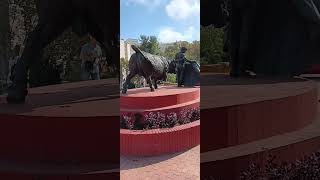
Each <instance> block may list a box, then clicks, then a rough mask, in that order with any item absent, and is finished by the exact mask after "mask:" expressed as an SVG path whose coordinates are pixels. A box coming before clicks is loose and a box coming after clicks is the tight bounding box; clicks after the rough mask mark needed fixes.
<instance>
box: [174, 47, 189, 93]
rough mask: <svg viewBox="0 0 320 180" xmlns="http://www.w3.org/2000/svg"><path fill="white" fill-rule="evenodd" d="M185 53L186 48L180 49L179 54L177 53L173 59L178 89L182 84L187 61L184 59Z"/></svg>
mask: <svg viewBox="0 0 320 180" xmlns="http://www.w3.org/2000/svg"><path fill="white" fill-rule="evenodd" d="M186 52H187V48H186V47H181V48H180V52H179V53H177V54H176V57H175V61H176V74H177V81H178V87H181V86H182V84H183V74H184V68H185V63H186V61H187V59H186V57H185V53H186Z"/></svg>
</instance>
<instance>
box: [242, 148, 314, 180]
mask: <svg viewBox="0 0 320 180" xmlns="http://www.w3.org/2000/svg"><path fill="white" fill-rule="evenodd" d="M275 160H276V157H275V156H270V158H269V159H268V161H267V163H266V165H265V167H260V166H258V165H256V164H252V165H251V166H250V167H249V168H248V170H247V171H245V172H243V173H242V175H241V178H240V179H241V180H251V179H252V180H253V179H254V180H265V179H270V180H309V179H310V180H312V179H314V180H316V179H319V178H320V151H319V152H316V153H313V154H312V155H311V156H307V157H304V158H303V159H301V160H296V161H295V162H293V163H285V162H284V163H281V164H279V163H275V162H274V161H275Z"/></svg>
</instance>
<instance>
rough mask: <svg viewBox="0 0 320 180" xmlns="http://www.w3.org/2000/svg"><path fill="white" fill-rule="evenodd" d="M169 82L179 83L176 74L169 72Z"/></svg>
mask: <svg viewBox="0 0 320 180" xmlns="http://www.w3.org/2000/svg"><path fill="white" fill-rule="evenodd" d="M167 82H169V83H177V78H176V75H175V74H170V73H168V74H167Z"/></svg>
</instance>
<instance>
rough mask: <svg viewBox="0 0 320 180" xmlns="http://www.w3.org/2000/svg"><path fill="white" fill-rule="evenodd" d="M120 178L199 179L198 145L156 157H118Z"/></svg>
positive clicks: (141, 179)
mask: <svg viewBox="0 0 320 180" xmlns="http://www.w3.org/2000/svg"><path fill="white" fill-rule="evenodd" d="M120 163H121V164H120V170H121V172H120V176H121V178H120V179H121V180H171V179H172V180H199V179H200V146H196V147H194V148H192V149H190V150H188V151H184V152H181V153H175V154H170V155H162V156H156V157H124V156H121V157H120Z"/></svg>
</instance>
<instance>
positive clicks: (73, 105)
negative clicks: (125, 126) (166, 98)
mask: <svg viewBox="0 0 320 180" xmlns="http://www.w3.org/2000/svg"><path fill="white" fill-rule="evenodd" d="M0 123H1V126H0V144H1V148H0V178H1V177H2V174H3V176H4V177H11V176H12V177H14V176H17V177H21V179H23V178H22V177H38V176H42V175H44V176H45V177H48V178H49V177H51V176H52V177H72V178H71V179H75V178H82V177H84V176H89V175H87V173H93V175H92V174H91V175H90V179H93V180H95V178H99V177H100V176H104V177H107V176H108V175H109V176H110V177H114V176H117V174H119V172H117V171H118V170H117V169H119V141H118V138H115V137H118V135H119V130H118V129H117V128H115V127H119V84H118V80H117V79H107V80H100V81H83V82H78V83H66V84H60V85H52V86H45V87H39V88H32V89H29V95H28V97H27V102H26V103H25V104H7V103H6V100H5V96H0ZM111 137H112V138H111ZM26 165H28V166H26ZM95 172H101V173H95ZM6 173H7V174H6ZM1 179H3V178H1Z"/></svg>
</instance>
